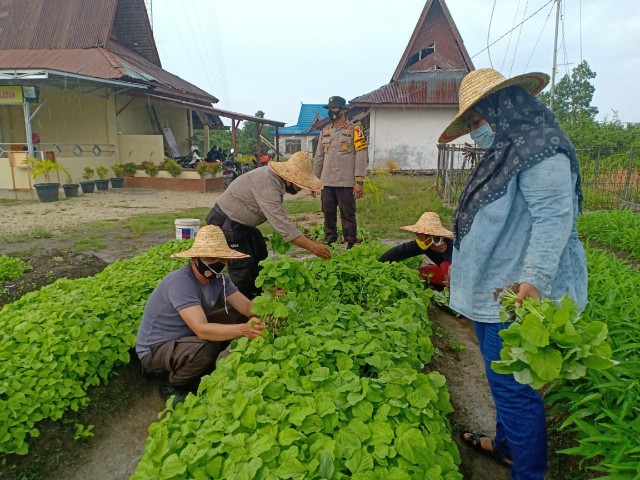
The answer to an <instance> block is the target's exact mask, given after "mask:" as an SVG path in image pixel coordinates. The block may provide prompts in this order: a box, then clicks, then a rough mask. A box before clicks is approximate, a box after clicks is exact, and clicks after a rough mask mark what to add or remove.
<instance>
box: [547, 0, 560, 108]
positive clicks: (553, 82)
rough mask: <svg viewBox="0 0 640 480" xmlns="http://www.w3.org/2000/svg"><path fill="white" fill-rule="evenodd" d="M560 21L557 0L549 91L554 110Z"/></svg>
mask: <svg viewBox="0 0 640 480" xmlns="http://www.w3.org/2000/svg"><path fill="white" fill-rule="evenodd" d="M559 23H560V0H556V33H555V36H554V38H553V65H552V66H551V90H550V91H549V108H550V109H551V110H553V95H554V93H555V89H556V70H557V69H558V65H557V58H558V25H559Z"/></svg>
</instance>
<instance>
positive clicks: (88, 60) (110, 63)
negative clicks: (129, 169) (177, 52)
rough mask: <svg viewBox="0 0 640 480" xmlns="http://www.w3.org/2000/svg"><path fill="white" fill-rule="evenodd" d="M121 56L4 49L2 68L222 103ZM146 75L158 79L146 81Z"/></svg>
mask: <svg viewBox="0 0 640 480" xmlns="http://www.w3.org/2000/svg"><path fill="white" fill-rule="evenodd" d="M113 49H117V48H115V47H114V48H113ZM121 53H122V54H123V56H124V55H126V57H125V58H121V57H120V55H118V54H116V53H114V52H113V51H109V50H106V49H104V48H87V49H74V50H4V51H0V69H32V68H45V69H52V70H58V71H62V72H68V73H74V74H78V75H84V76H87V77H93V78H99V79H107V80H122V81H130V82H135V83H144V84H146V85H149V86H151V87H153V90H154V91H156V92H162V93H165V94H170V95H173V96H177V97H183V98H188V99H194V100H201V101H205V102H208V103H216V102H217V101H218V100H217V98H216V97H214V96H212V95H210V94H208V93H207V92H205V91H204V90H201V89H199V88H198V87H196V86H195V85H192V84H190V83H189V82H187V81H185V80H183V79H181V78H180V77H177V76H175V75H173V74H171V73H169V72H167V71H165V70H163V69H161V68H159V67H157V66H156V65H154V64H152V63H151V62H149V61H148V60H146V59H144V58H142V57H141V56H139V55H137V54H136V53H134V52H131V51H127V50H126V49H122V51H121ZM127 67H128V68H127ZM131 68H133V69H134V70H135V71H136V72H137V73H136V74H135V75H132V74H131V71H130V69H131ZM142 75H145V76H146V77H148V78H152V79H154V80H143V79H142V78H141V77H142Z"/></svg>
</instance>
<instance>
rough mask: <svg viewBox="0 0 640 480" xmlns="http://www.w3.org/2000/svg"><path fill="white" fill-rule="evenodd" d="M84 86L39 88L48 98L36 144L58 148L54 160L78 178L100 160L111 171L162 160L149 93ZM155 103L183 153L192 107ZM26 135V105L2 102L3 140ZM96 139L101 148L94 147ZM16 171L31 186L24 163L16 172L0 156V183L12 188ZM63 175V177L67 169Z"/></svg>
mask: <svg viewBox="0 0 640 480" xmlns="http://www.w3.org/2000/svg"><path fill="white" fill-rule="evenodd" d="M86 90H87V89H86V88H84V89H82V90H81V91H80V90H78V91H73V90H61V89H55V88H49V87H46V86H42V87H41V88H40V98H41V99H42V100H46V103H45V104H44V105H43V106H42V107H41V108H40V110H39V111H38V113H37V115H36V116H35V117H34V118H33V121H32V130H33V132H36V133H38V135H39V137H40V145H36V148H38V147H39V148H40V149H42V150H52V151H54V152H55V158H56V161H58V162H59V163H60V164H61V165H63V166H64V167H65V168H66V169H67V170H69V172H70V173H71V176H72V177H73V179H74V180H75V181H78V180H80V178H81V176H82V171H83V169H84V167H86V166H90V167H91V168H93V169H94V170H95V168H96V167H98V166H100V165H102V166H104V167H106V168H107V169H109V170H110V174H111V168H110V167H111V166H112V165H114V164H116V163H126V162H129V161H132V162H135V163H141V162H142V161H144V160H149V159H150V160H153V161H154V162H155V163H160V162H161V161H162V159H163V158H164V147H163V140H162V136H160V135H157V134H156V125H155V120H152V118H151V116H150V115H149V110H148V107H147V103H148V100H147V99H146V98H144V97H140V98H136V97H131V96H130V95H125V94H121V95H114V94H113V93H112V92H111V91H110V89H108V88H98V89H94V90H93V91H91V92H87V91H86ZM132 98H133V101H131V99H132ZM130 101H131V102H130ZM129 102H130V103H129ZM151 105H153V106H154V107H155V111H156V114H157V117H158V122H159V124H160V127H161V128H171V130H172V131H173V134H174V136H175V139H176V143H177V144H178V148H179V150H180V153H181V154H182V155H187V154H188V153H189V150H190V145H191V142H190V140H189V137H190V136H191V132H192V126H191V122H190V111H189V110H188V109H185V108H181V107H179V106H177V105H175V106H174V105H171V104H167V103H162V102H158V101H155V100H154V101H151ZM37 107H38V104H32V105H31V111H32V112H33V111H35V109H36V108H37ZM119 111H120V114H117V112H119ZM26 141H27V139H26V133H25V126H24V113H23V107H22V105H3V106H0V143H26ZM121 142H123V144H122V145H121V144H120V143H121ZM136 142H137V143H136ZM55 145H58V146H59V148H60V149H61V150H62V151H59V150H58V149H57V148H55ZM76 145H78V146H79V147H80V149H81V150H82V151H80V150H78V149H77V148H76V149H75V151H74V146H76ZM95 145H98V148H99V151H98V150H97V149H96V151H95V152H94V148H95ZM5 148H6V149H7V150H8V147H5ZM37 154H38V155H39V152H37ZM12 173H13V177H15V178H16V179H17V182H16V187H17V188H28V187H29V183H28V177H27V176H26V169H21V168H15V169H14V170H13V172H12V169H11V167H10V164H9V159H8V158H0V189H11V188H13V185H14V182H13V180H12ZM61 180H62V181H63V182H64V175H62V177H61Z"/></svg>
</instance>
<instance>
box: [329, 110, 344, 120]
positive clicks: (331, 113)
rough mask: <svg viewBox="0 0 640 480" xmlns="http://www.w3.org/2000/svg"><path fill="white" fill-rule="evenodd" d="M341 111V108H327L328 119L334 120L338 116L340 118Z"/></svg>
mask: <svg viewBox="0 0 640 480" xmlns="http://www.w3.org/2000/svg"><path fill="white" fill-rule="evenodd" d="M341 113H342V110H337V111H334V110H329V120H331V121H332V122H334V121H336V120H337V119H338V118H340V114H341Z"/></svg>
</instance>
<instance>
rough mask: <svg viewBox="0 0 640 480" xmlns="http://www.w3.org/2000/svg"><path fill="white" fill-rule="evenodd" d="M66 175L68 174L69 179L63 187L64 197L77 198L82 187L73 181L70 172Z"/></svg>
mask: <svg viewBox="0 0 640 480" xmlns="http://www.w3.org/2000/svg"><path fill="white" fill-rule="evenodd" d="M65 173H66V174H67V178H66V179H65V183H64V185H62V188H63V189H64V196H65V197H67V198H71V197H77V196H78V189H79V188H80V185H78V184H77V183H76V182H74V181H73V177H72V176H71V174H70V173H69V172H68V171H67V172H65Z"/></svg>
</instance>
